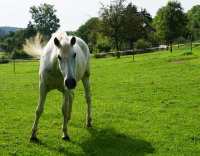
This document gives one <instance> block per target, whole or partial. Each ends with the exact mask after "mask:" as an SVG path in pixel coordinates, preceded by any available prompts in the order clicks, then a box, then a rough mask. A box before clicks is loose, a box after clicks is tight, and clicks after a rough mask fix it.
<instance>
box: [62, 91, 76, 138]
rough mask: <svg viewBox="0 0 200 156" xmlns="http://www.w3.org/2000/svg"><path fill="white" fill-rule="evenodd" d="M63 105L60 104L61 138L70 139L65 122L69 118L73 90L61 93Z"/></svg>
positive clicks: (66, 122)
mask: <svg viewBox="0 0 200 156" xmlns="http://www.w3.org/2000/svg"><path fill="white" fill-rule="evenodd" d="M63 96H64V97H63V99H64V100H63V105H62V113H63V140H68V141H69V140H70V138H69V135H68V128H67V124H68V122H69V120H70V119H71V111H72V102H73V98H74V93H73V91H70V92H66V93H64V94H63Z"/></svg>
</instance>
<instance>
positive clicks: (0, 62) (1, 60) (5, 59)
mask: <svg viewBox="0 0 200 156" xmlns="http://www.w3.org/2000/svg"><path fill="white" fill-rule="evenodd" d="M8 62H9V60H8V59H7V58H5V57H2V58H1V59H0V64H4V63H8Z"/></svg>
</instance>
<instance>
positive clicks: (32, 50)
mask: <svg viewBox="0 0 200 156" xmlns="http://www.w3.org/2000/svg"><path fill="white" fill-rule="evenodd" d="M42 41H43V36H42V35H41V34H39V33H38V34H37V35H36V36H35V37H32V38H30V39H27V40H26V42H25V44H24V45H23V50H24V51H25V53H27V54H28V55H31V56H33V57H40V56H41V54H42V51H43V47H42Z"/></svg>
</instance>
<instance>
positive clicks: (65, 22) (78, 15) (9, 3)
mask: <svg viewBox="0 0 200 156" xmlns="http://www.w3.org/2000/svg"><path fill="white" fill-rule="evenodd" d="M110 1H112V0H0V26H15V27H20V28H25V27H26V26H27V24H28V21H30V20H31V14H30V13H29V8H30V7H31V6H33V5H35V6H38V5H40V4H41V3H48V4H52V5H54V8H55V9H56V10H57V12H56V15H57V17H58V18H59V19H60V25H61V30H63V31H73V30H77V29H78V27H79V26H80V25H82V24H84V23H85V22H86V21H87V20H88V19H89V18H91V17H97V16H98V15H99V8H100V7H101V3H103V4H105V5H108V4H110ZM179 1H180V2H181V4H182V7H183V8H184V11H187V10H189V9H191V8H192V6H194V5H197V4H200V0H179ZM127 2H133V4H135V5H136V6H138V7H139V8H146V9H147V11H148V12H149V13H150V14H151V15H152V16H153V17H154V16H155V15H156V12H157V10H158V9H159V8H160V7H162V6H165V5H166V4H167V2H168V0H127Z"/></svg>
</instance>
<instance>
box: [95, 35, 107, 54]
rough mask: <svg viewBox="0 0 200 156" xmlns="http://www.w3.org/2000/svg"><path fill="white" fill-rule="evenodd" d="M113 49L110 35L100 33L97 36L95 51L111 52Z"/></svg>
mask: <svg viewBox="0 0 200 156" xmlns="http://www.w3.org/2000/svg"><path fill="white" fill-rule="evenodd" d="M110 50H111V44H110V40H109V39H108V37H106V36H103V35H102V34H99V35H98V36H97V43H96V46H95V52H96V53H98V52H109V51H110Z"/></svg>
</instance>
